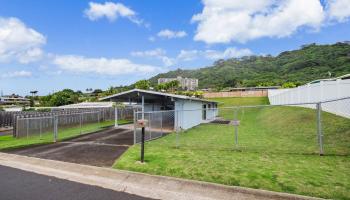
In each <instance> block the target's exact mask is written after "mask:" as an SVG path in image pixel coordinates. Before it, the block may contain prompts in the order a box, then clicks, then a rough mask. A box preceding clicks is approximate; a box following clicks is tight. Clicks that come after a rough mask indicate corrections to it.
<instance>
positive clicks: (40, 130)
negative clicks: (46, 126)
mask: <svg viewBox="0 0 350 200" xmlns="http://www.w3.org/2000/svg"><path fill="white" fill-rule="evenodd" d="M42 120H43V119H42V118H39V122H40V124H39V134H40V136H39V137H40V138H41V136H42Z"/></svg>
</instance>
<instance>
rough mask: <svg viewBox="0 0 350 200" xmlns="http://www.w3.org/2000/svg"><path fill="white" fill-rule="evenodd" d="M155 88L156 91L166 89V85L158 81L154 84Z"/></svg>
mask: <svg viewBox="0 0 350 200" xmlns="http://www.w3.org/2000/svg"><path fill="white" fill-rule="evenodd" d="M156 90H157V91H163V90H165V91H166V90H168V85H167V84H165V83H159V84H158V85H157V86H156Z"/></svg>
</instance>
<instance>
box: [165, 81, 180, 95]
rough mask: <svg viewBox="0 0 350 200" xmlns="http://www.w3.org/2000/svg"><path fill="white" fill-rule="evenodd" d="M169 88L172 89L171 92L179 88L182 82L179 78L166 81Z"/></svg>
mask: <svg viewBox="0 0 350 200" xmlns="http://www.w3.org/2000/svg"><path fill="white" fill-rule="evenodd" d="M165 85H166V87H167V89H170V91H171V92H174V91H175V90H177V89H178V88H179V86H180V82H179V81H178V80H173V81H169V82H167V83H165Z"/></svg>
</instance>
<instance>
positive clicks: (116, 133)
mask: <svg viewBox="0 0 350 200" xmlns="http://www.w3.org/2000/svg"><path fill="white" fill-rule="evenodd" d="M133 141H134V137H133V131H131V130H127V129H120V128H119V129H114V128H110V129H107V130H104V131H100V132H96V133H92V134H88V135H83V136H79V137H76V138H74V139H71V140H66V141H64V142H60V143H56V144H48V145H40V146H36V147H26V148H21V149H15V150H9V151H7V152H8V153H14V154H19V155H26V156H32V157H38V158H44V159H50V160H59V161H65V162H73V163H79V164H86V165H93V166H99V167H111V166H112V165H113V163H114V161H115V160H116V159H117V158H118V157H119V156H121V155H122V154H123V153H124V152H125V151H126V150H127V149H128V148H129V146H130V145H132V144H133Z"/></svg>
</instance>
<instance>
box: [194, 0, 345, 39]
mask: <svg viewBox="0 0 350 200" xmlns="http://www.w3.org/2000/svg"><path fill="white" fill-rule="evenodd" d="M202 2H203V4H204V8H203V10H202V12H201V13H199V14H196V15H194V16H193V17H192V22H193V23H198V26H197V30H196V34H195V36H194V40H195V41H204V42H205V43H208V44H213V43H229V42H240V43H244V42H246V41H250V40H254V39H258V38H262V37H276V38H281V37H287V36H290V35H291V34H293V33H295V32H296V31H298V30H299V29H300V28H302V27H307V28H310V29H313V30H318V29H320V28H321V26H322V25H324V23H326V22H327V21H328V20H331V19H335V20H337V21H344V20H346V19H347V18H348V17H349V16H350V8H349V5H350V2H349V0H328V1H326V6H325V7H324V6H323V5H322V4H321V2H320V0H307V1H305V0H279V1H277V0H259V1H256V0H245V1H240V0H203V1H202Z"/></svg>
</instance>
